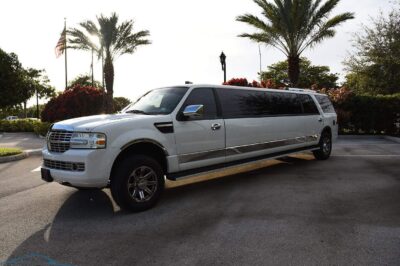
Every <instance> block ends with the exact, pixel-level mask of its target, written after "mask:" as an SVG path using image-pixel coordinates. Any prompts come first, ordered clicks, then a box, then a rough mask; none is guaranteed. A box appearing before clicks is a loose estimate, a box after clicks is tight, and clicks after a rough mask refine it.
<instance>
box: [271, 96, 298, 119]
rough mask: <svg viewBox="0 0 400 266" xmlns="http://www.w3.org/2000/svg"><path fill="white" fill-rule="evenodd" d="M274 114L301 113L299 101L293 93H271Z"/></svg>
mask: <svg viewBox="0 0 400 266" xmlns="http://www.w3.org/2000/svg"><path fill="white" fill-rule="evenodd" d="M271 94H272V97H273V107H274V110H275V112H274V114H275V115H299V114H302V109H301V102H300V99H299V97H297V94H295V93H281V92H275V93H271Z"/></svg>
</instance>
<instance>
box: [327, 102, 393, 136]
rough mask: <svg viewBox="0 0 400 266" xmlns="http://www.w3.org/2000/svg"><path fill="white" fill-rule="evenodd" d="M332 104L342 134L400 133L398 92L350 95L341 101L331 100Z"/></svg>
mask: <svg viewBox="0 0 400 266" xmlns="http://www.w3.org/2000/svg"><path fill="white" fill-rule="evenodd" d="M333 104H334V105H335V109H336V112H337V114H338V122H339V132H340V133H342V134H388V135H398V134H399V133H400V132H399V128H398V125H399V124H398V123H399V122H400V94H393V95H376V96H373V95H351V96H350V97H348V98H346V99H345V100H343V101H340V102H335V101H333ZM396 123H397V125H396Z"/></svg>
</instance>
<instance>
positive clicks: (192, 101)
mask: <svg viewBox="0 0 400 266" xmlns="http://www.w3.org/2000/svg"><path fill="white" fill-rule="evenodd" d="M197 104H202V105H203V108H204V109H203V110H204V112H203V117H201V118H199V119H201V120H204V119H215V118H217V104H216V103H215V97H214V92H213V89H211V88H198V89H194V90H193V91H192V92H191V93H190V94H189V96H188V97H187V99H186V101H185V103H184V104H183V108H182V111H183V109H184V108H185V107H186V106H188V105H197ZM191 120H193V119H191ZM197 120H198V119H197Z"/></svg>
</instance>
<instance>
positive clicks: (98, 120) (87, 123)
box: [52, 114, 146, 132]
mask: <svg viewBox="0 0 400 266" xmlns="http://www.w3.org/2000/svg"><path fill="white" fill-rule="evenodd" d="M143 119H146V116H145V115H140V114H113V115H93V116H84V117H79V118H73V119H68V120H64V121H61V122H58V123H56V124H54V125H53V127H52V129H60V130H68V131H81V132H91V131H94V130H95V129H96V128H97V127H100V126H101V127H103V126H109V125H111V124H117V123H124V122H127V121H131V120H143Z"/></svg>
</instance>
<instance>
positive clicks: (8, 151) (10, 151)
mask: <svg viewBox="0 0 400 266" xmlns="http://www.w3.org/2000/svg"><path fill="white" fill-rule="evenodd" d="M20 153H22V151H21V150H20V149H17V148H1V147H0V157H4V156H10V155H17V154H20Z"/></svg>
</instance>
